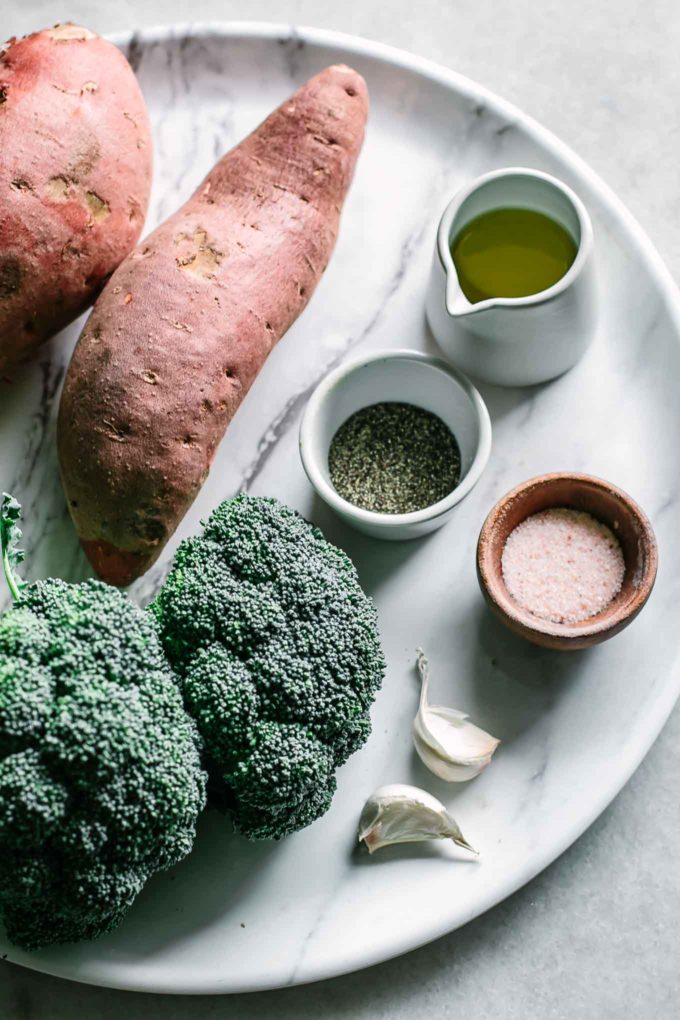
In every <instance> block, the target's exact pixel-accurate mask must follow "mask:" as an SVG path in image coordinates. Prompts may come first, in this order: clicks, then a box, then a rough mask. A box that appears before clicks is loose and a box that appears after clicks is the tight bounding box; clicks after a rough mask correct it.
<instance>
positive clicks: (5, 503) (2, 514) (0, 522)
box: [0, 492, 26, 602]
mask: <svg viewBox="0 0 680 1020" xmlns="http://www.w3.org/2000/svg"><path fill="white" fill-rule="evenodd" d="M20 518H21V504H20V503H18V502H17V501H16V499H14V497H13V496H10V495H9V494H8V493H6V492H3V494H2V503H1V504H0V547H2V569H3V571H4V573H5V578H6V580H7V585H8V587H9V590H10V592H11V593H12V598H13V599H14V601H15V602H16V601H17V599H19V598H21V589H22V588H24V587H25V586H26V582H25V581H22V580H21V578H20V577H19V575H18V574H17V573H15V571H16V568H17V567H18V566H19V564H20V563H22V562H23V560H24V557H25V555H26V554H25V552H24V550H23V549H19V547H18V543H19V541H20V540H21V528H20V527H19V524H18V521H19V520H20Z"/></svg>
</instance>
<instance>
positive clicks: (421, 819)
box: [359, 783, 477, 855]
mask: <svg viewBox="0 0 680 1020" xmlns="http://www.w3.org/2000/svg"><path fill="white" fill-rule="evenodd" d="M431 839H451V840H453V842H454V843H455V844H456V846H460V847H463V848H464V849H465V850H469V851H470V852H471V853H473V854H475V855H477V851H476V850H475V849H474V847H472V846H470V844H469V843H468V841H467V840H466V839H465V837H464V836H463V833H462V832H461V831H460V827H459V826H458V823H457V822H456V821H455V819H454V818H452V817H451V815H450V814H449V813H448V811H447V810H446V808H445V807H444V805H443V804H442V803H441V802H440V801H438V800H437V798H436V797H433V796H432V794H430V793H427V791H426V790H420V789H418V787H416V786H407V785H405V784H402V783H395V784H391V785H389V786H380V787H379V788H378V789H377V790H376V791H375V792H374V793H373V794H371V796H370V797H369V798H368V800H367V801H366V803H365V804H364V808H363V810H362V812H361V818H360V819H359V842H362V843H364V844H365V845H366V847H367V848H368V852H369V853H371V854H372V853H375V851H376V850H379V849H380V848H381V847H384V846H392V845H393V844H395V843H421V842H424V841H426V840H431Z"/></svg>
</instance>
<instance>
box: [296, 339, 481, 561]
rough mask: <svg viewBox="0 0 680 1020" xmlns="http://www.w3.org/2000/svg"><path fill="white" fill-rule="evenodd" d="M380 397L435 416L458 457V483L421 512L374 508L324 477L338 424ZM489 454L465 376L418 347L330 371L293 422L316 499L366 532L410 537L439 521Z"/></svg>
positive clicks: (394, 538)
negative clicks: (454, 443)
mask: <svg viewBox="0 0 680 1020" xmlns="http://www.w3.org/2000/svg"><path fill="white" fill-rule="evenodd" d="M383 401H399V402H400V403H406V404H415V405H416V406H417V407H422V408H424V409H425V410H426V411H431V412H432V413H433V414H436V415H437V416H438V417H439V418H441V420H442V421H443V422H444V423H445V424H446V425H448V427H449V428H450V429H451V431H452V432H453V434H454V436H455V437H456V440H457V441H458V446H459V447H460V455H461V470H460V481H459V483H458V485H457V486H456V488H455V489H453V490H452V491H451V492H450V493H449V494H448V496H446V497H445V498H444V499H440V500H439V501H438V502H437V503H433V504H432V506H428V507H425V509H423V510H415V511H413V512H412V513H406V514H382V513H376V512H375V511H373V510H363V509H362V508H361V507H358V506H354V504H353V503H350V502H348V501H347V500H346V499H343V498H342V496H340V495H339V494H338V492H337V491H336V489H335V488H334V486H333V483H332V482H331V478H330V473H329V470H328V450H329V448H330V445H331V441H332V439H333V436H334V435H335V433H336V432H337V430H338V429H339V428H340V426H341V425H342V424H343V423H344V422H345V421H347V419H348V418H349V417H350V416H351V415H353V414H354V413H355V412H356V411H359V410H361V408H362V407H368V406H369V405H371V404H378V403H382V402H383ZM490 452H491V421H490V419H489V412H488V411H487V409H486V404H485V403H484V401H483V400H482V398H481V396H480V395H479V393H478V392H477V390H476V389H475V387H474V386H473V385H472V383H471V382H470V380H469V379H468V378H467V377H466V376H464V375H463V374H462V373H461V372H459V371H458V370H457V369H455V368H453V367H452V366H451V365H448V364H447V363H446V362H445V361H442V360H440V359H439V358H433V357H431V356H430V355H429V354H421V353H420V352H419V351H409V350H396V351H388V352H384V351H383V352H379V353H377V354H369V355H368V356H365V357H362V358H357V359H355V360H353V361H350V362H347V363H345V364H343V365H340V367H339V368H336V369H335V371H333V372H330V373H329V375H327V376H326V378H325V379H324V380H323V382H321V383H319V385H318V386H317V388H316V389H315V390H314V393H313V394H312V396H311V398H310V400H309V403H308V404H307V407H306V409H305V413H304V415H303V418H302V423H301V425H300V457H301V459H302V465H303V467H304V469H305V471H306V473H307V477H308V478H309V480H310V482H311V483H312V485H313V486H314V488H315V489H316V491H317V493H318V494H319V496H321V498H322V499H323V500H324V501H325V502H326V503H328V505H329V506H330V507H331V508H332V509H333V510H335V512H336V513H337V514H339V516H340V517H342V518H343V519H344V520H345V521H347V523H348V524H351V525H352V526H353V527H355V528H358V530H359V531H363V532H365V533H366V534H367V535H372V536H373V537H374V538H386V539H390V540H392V541H401V540H403V539H408V538H418V537H419V536H420V535H426V534H427V533H428V532H429V531H435V529H436V528H440V527H441V526H442V524H445V523H446V521H448V519H449V517H450V516H451V514H452V512H453V510H454V507H455V506H456V504H458V503H460V501H461V500H462V499H464V498H465V496H467V494H468V492H470V490H471V489H472V488H473V486H474V485H476V483H477V482H478V480H479V478H480V476H481V474H482V471H483V470H484V468H485V466H486V462H487V461H488V459H489V453H490Z"/></svg>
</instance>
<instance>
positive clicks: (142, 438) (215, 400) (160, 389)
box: [58, 66, 368, 585]
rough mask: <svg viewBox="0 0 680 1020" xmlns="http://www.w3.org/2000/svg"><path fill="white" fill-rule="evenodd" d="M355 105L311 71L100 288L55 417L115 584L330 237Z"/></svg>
mask: <svg viewBox="0 0 680 1020" xmlns="http://www.w3.org/2000/svg"><path fill="white" fill-rule="evenodd" d="M367 108H368V97H367V92H366V86H365V83H364V81H363V79H362V78H361V77H360V76H359V75H358V74H357V73H356V72H355V71H353V70H351V69H350V68H348V67H340V66H338V67H329V68H327V69H326V70H325V71H323V72H322V73H321V74H318V75H317V76H316V77H314V78H312V79H311V80H310V81H309V82H307V84H306V85H304V86H303V87H302V88H301V89H299V90H298V91H297V92H296V93H295V94H294V95H293V96H292V97H291V98H290V99H288V100H287V101H286V102H285V103H283V105H282V106H280V107H279V108H278V110H276V111H275V112H274V113H272V114H271V116H270V117H268V118H267V120H265V121H264V123H263V124H261V125H260V127H258V128H257V129H256V130H255V131H254V132H253V133H252V134H251V135H249V136H248V137H247V138H246V139H245V140H244V141H243V142H241V144H240V145H238V146H237V147H236V148H235V149H232V151H231V152H229V153H227V155H226V156H224V157H223V158H222V159H221V161H220V162H219V163H218V164H217V165H216V166H215V167H214V169H213V170H212V171H211V173H210V174H209V175H208V177H207V178H206V179H205V180H204V181H203V183H202V184H201V185H200V186H199V188H198V190H197V191H196V193H195V194H194V195H193V197H192V198H191V199H190V200H189V201H188V202H187V203H186V205H185V206H183V208H181V209H180V210H179V212H177V213H175V215H174V216H172V217H171V218H170V219H169V220H167V221H166V222H165V223H163V224H162V225H161V226H160V227H158V229H157V230H155V231H154V232H153V233H152V234H151V235H150V236H149V237H148V238H147V239H146V241H144V242H143V243H142V244H141V245H139V246H138V247H137V249H136V250H135V251H134V252H133V253H132V254H131V255H129V256H128V258H127V259H126V260H125V262H123V264H122V265H121V266H120V268H119V269H118V270H117V271H116V272H115V273H114V275H113V277H112V278H111V280H110V281H109V283H108V284H107V285H106V287H105V288H104V291H103V292H102V294H101V296H100V297H99V299H98V301H97V303H96V305H95V308H94V311H93V312H92V315H91V316H90V319H89V320H88V322H87V324H86V326H85V329H84V331H83V334H82V336H81V337H80V340H79V342H78V345H77V347H76V350H75V352H74V355H73V359H72V361H71V365H70V367H69V370H68V373H67V377H66V382H65V386H64V390H63V395H62V400H61V406H60V410H59V422H58V443H59V459H60V464H61V473H62V479H63V482H64V488H65V491H66V496H67V500H68V505H69V508H70V511H71V515H72V517H73V520H74V522H75V525H76V528H77V529H78V532H79V535H80V540H81V543H82V545H83V547H84V549H85V552H86V553H87V556H88V557H89V559H90V561H91V563H92V564H93V566H94V568H95V570H96V571H97V573H98V574H99V575H100V576H101V577H102V578H104V580H106V581H109V582H110V583H112V584H118V585H125V584H129V583H130V582H131V581H132V580H134V578H136V577H138V576H139V575H140V574H142V573H143V572H144V571H145V570H146V569H147V568H148V567H149V566H150V565H151V564H152V563H153V562H154V560H155V559H156V557H157V556H158V555H159V553H160V551H161V550H162V548H163V546H164V544H165V543H166V542H167V540H168V538H169V537H170V535H171V534H172V533H173V531H174V530H175V528H176V527H177V525H178V523H179V522H180V520H181V519H182V517H183V516H184V514H185V513H186V511H187V509H188V507H189V506H190V505H191V503H192V501H193V500H194V498H195V496H196V494H197V493H198V491H199V489H200V486H201V485H202V483H203V481H204V480H205V478H206V476H207V474H208V471H209V468H210V463H211V460H212V458H213V455H214V453H215V450H216V448H217V446H218V444H219V442H220V440H221V438H222V436H223V434H224V431H225V429H226V428H227V425H228V424H229V422H230V421H231V419H232V417H233V415H234V413H235V412H236V410H237V408H238V407H239V405H240V403H241V401H242V400H243V398H244V396H245V395H246V393H247V392H248V389H249V388H250V386H251V384H252V382H253V380H254V379H255V376H256V375H257V373H258V371H259V370H260V368H261V367H262V365H263V363H264V361H265V359H266V357H267V355H268V354H269V352H270V351H271V349H272V347H273V346H274V344H275V343H276V342H277V341H278V340H279V338H280V337H281V336H282V335H283V334H284V333H285V332H286V330H287V329H288V327H289V326H290V325H291V323H292V322H293V321H294V320H295V319H296V318H297V316H298V315H299V314H300V312H301V311H302V310H303V308H304V307H305V305H306V304H307V301H308V300H309V298H310V296H311V294H312V291H313V290H314V288H315V286H316V284H317V283H318V281H319V278H320V276H321V274H322V273H323V271H324V269H325V267H326V264H327V262H328V260H329V258H330V255H331V252H332V250H333V246H334V244H335V239H336V234H337V230H338V221H339V217H340V211H341V207H342V203H343V200H344V198H345V195H346V193H347V189H348V187H349V184H350V181H351V178H352V174H353V172H354V165H355V162H356V159H357V156H358V154H359V150H360V148H361V144H362V140H363V134H364V127H365V121H366V114H367Z"/></svg>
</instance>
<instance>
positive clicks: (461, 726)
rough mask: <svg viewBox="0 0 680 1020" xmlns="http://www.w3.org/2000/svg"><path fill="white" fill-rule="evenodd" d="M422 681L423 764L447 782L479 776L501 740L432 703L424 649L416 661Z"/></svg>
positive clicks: (417, 738)
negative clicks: (429, 694)
mask: <svg viewBox="0 0 680 1020" xmlns="http://www.w3.org/2000/svg"><path fill="white" fill-rule="evenodd" d="M416 665H417V667H418V672H419V673H420V678H421V684H422V687H421V691H420V705H419V707H418V713H417V715H416V717H415V719H414V720H413V743H414V746H415V749H416V752H417V753H418V757H419V758H420V760H421V761H422V762H423V764H424V765H425V766H426V767H427V768H428V769H429V770H430V771H431V772H433V773H434V774H435V775H436V776H439V778H440V779H443V780H444V781H445V782H447V783H463V782H467V780H469V779H474V777H475V776H478V775H479V773H480V772H482V771H483V770H484V769H485V768H486V767H487V765H489V763H490V762H491V759H492V757H493V755H494V752H495V750H496V748H497V747H498V745H499V743H500V741H499V740H498V739H497V738H496V737H492V736H491V734H490V733H486V732H485V731H484V730H482V729H480V727H479V726H475V724H474V723H472V722H470V720H469V718H468V716H467V715H466V714H465V713H464V712H459V711H458V710H457V709H455V708H446V707H445V706H444V705H431V704H430V703H429V701H428V691H429V680H430V666H429V663H428V661H427V659H426V657H425V654H424V653H423V651H422V649H420V648H419V649H418V657H417V660H416Z"/></svg>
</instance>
